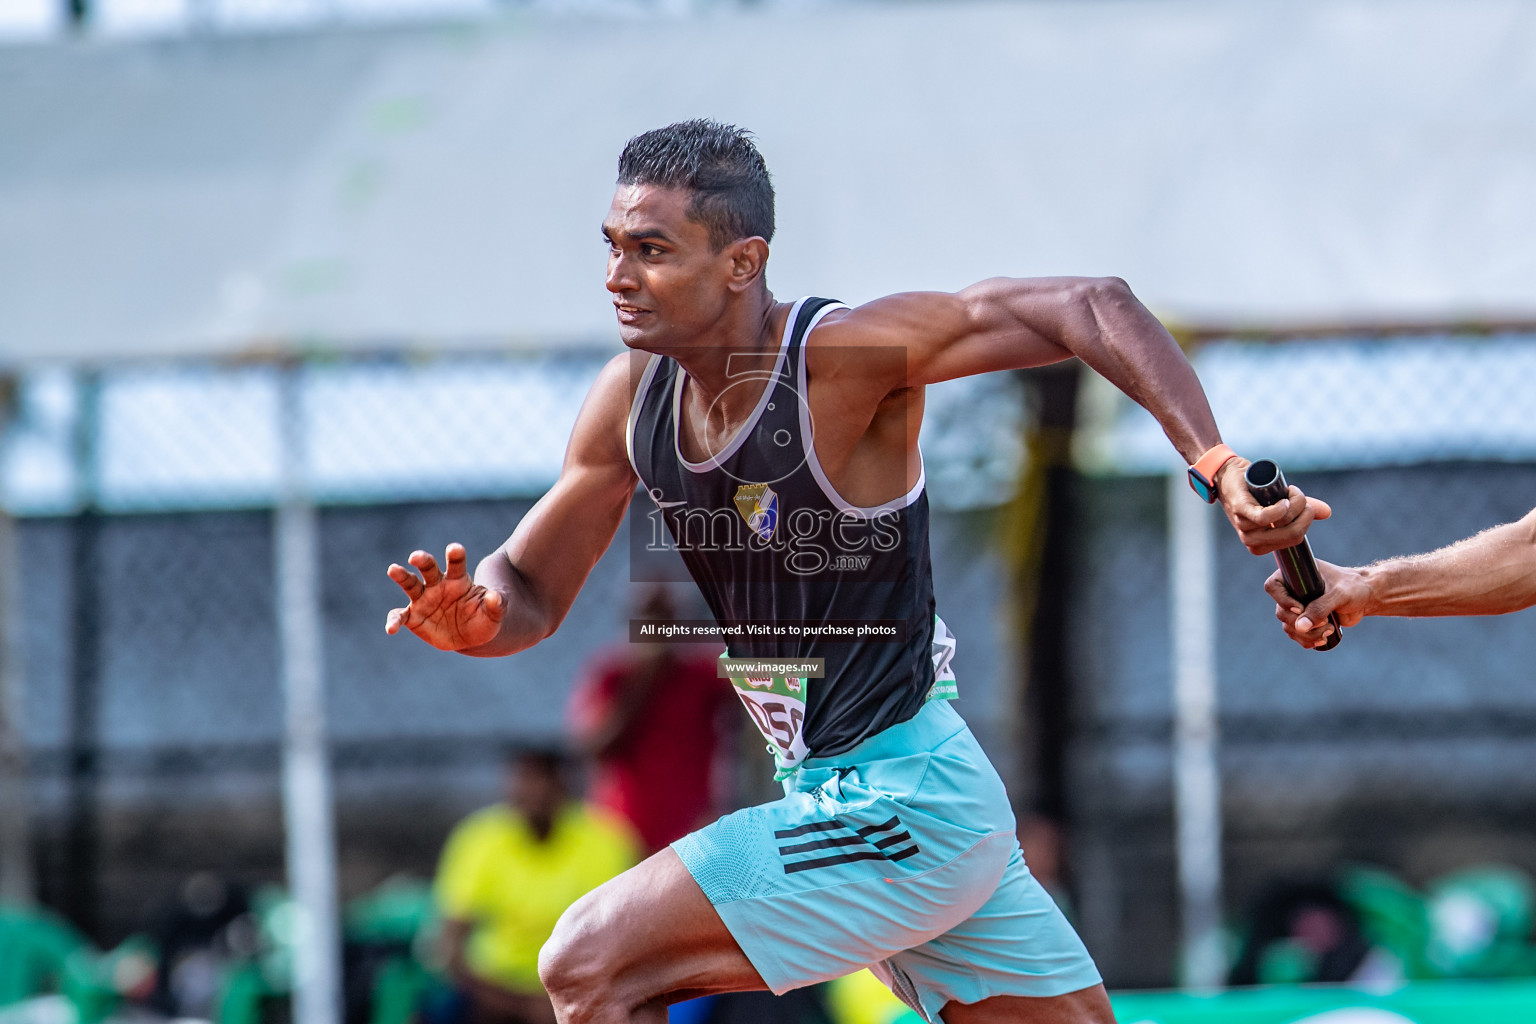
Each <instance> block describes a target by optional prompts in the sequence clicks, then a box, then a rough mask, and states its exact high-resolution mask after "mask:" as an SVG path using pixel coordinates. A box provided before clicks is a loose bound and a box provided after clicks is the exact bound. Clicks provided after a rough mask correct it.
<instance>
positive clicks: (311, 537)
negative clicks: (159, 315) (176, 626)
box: [273, 365, 341, 1024]
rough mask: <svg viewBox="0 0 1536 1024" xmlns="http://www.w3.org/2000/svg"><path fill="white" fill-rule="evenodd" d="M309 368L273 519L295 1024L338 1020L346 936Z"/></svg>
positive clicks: (289, 407)
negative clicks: (308, 473) (328, 723)
mask: <svg viewBox="0 0 1536 1024" xmlns="http://www.w3.org/2000/svg"><path fill="white" fill-rule="evenodd" d="M301 374H302V368H301V367H299V366H297V365H295V366H289V367H285V368H284V369H283V371H282V374H281V378H280V384H279V387H280V388H281V391H282V402H281V407H280V408H281V416H282V422H281V424H280V429H281V431H282V439H283V448H282V452H283V470H282V473H283V492H282V495H281V499H280V502H279V505H278V508H277V511H276V515H275V516H274V520H273V529H274V538H273V540H274V545H273V546H274V550H275V553H276V565H275V569H276V572H277V621H278V631H279V637H280V642H281V644H282V653H281V664H282V675H283V699H284V708H285V717H284V730H285V731H284V736H283V821H284V826H285V828H286V832H287V858H288V884H289V887H290V889H291V891H292V894H293V899H294V903H295V906H296V909H297V911H298V913H297V919H298V927H297V928H296V929H295V935H294V978H293V1020H294V1024H337V1022H338V1021H339V1019H340V1015H341V941H340V931H339V928H338V924H337V901H336V830H335V823H334V820H333V817H332V808H331V779H330V763H329V760H328V757H327V752H326V730H325V674H324V668H323V664H322V660H321V658H322V653H323V652H322V649H321V620H320V564H319V548H320V545H319V523H318V520H317V516H316V514H315V507H314V505H313V503H312V502H311V501H310V498H309V493H308V488H307V486H306V480H305V472H304V467H305V462H306V457H305V444H304V441H305V427H306V424H305V420H304V410H303V402H302V394H301V390H300V389H301V385H302V378H301Z"/></svg>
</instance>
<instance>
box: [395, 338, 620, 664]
mask: <svg viewBox="0 0 1536 1024" xmlns="http://www.w3.org/2000/svg"><path fill="white" fill-rule="evenodd" d="M634 358H636V357H635V356H632V355H630V354H625V355H621V356H616V357H615V358H614V359H613V360H611V361H610V362H609V363H608V365H607V366H605V367H604V368H603V371H602V373H600V374H599V375H598V379H597V381H596V383H594V384H593V385H592V390H591V391H590V392H589V393H588V394H587V399H586V401H585V402H584V403H582V407H581V412H580V413H579V414H578V415H577V417H576V426H575V428H574V429H573V430H572V431H571V440H570V443H569V444H568V445H567V447H566V451H565V462H564V464H563V465H562V467H561V469H560V479H559V480H557V481H556V482H555V486H554V487H552V488H550V490H549V492H548V493H547V494H545V495H544V497H542V498H540V499H539V500H538V502H537V503H536V504H535V505H534V506H533V508H531V509H530V510H529V511H528V514H527V515H525V516H524V517H523V518H522V521H521V522H519V523H518V524H517V529H516V530H514V531H513V533H512V536H511V537H509V538H507V540H506V542H505V543H503V544H502V545H501V547H499V548H497V549H496V550H495V551H493V552H492V553H491V554H490V555H488V556H486V558H485V559H483V560H482V561H481V562H480V565H479V567H478V568H476V570H475V575H474V578H473V579H470V577H469V574H468V572H467V570H466V568H465V567H466V558H467V555H466V553H465V551H464V548H463V546H462V545H459V544H450V545H449V546H448V551H447V565H446V569H445V570H440V569H439V568H438V565H437V560H436V559H434V558H433V557H432V556H431V555H430V554H428V553H427V552H425V551H415V552H413V553H412V554H411V557H410V559H409V561H410V564H411V565H412V566H414V567H415V568H416V569H417V570H418V571H419V572H420V573H421V575H420V577H418V576H417V575H416V573H413V572H411V571H410V570H409V569H407V568H405V567H404V566H401V565H391V566H390V567H389V578H390V579H392V580H394V581H395V582H396V583H397V584H399V586H400V589H401V590H403V591H405V594H406V597H407V598H409V599H410V603H409V604H408V605H406V607H404V608H395V609H393V610H391V611H390V613H389V615H388V617H387V618H386V620H385V624H384V629H385V631H386V632H388V633H397V632H399V631H400V629H401V627H402V626H403V627H405V628H406V629H409V630H410V631H411V632H413V633H415V634H416V635H417V636H419V637H421V638H422V639H423V640H425V641H426V642H427V643H429V644H431V645H432V646H433V647H437V648H440V649H442V650H448V651H458V652H459V653H461V654H469V655H474V656H476V657H483V658H490V657H498V656H501V655H504V654H514V653H516V652H517V651H520V650H523V649H524V648H527V647H532V646H533V645H534V644H536V643H538V642H539V641H540V640H542V639H544V638H545V637H547V636H549V635H550V634H551V633H553V632H554V631H555V629H556V628H557V627H558V626H559V625H560V623H561V622H562V621H564V619H565V616H566V613H567V612H569V611H570V610H571V604H572V603H573V602H574V601H575V600H576V594H577V592H579V591H580V590H581V586H582V584H583V583H585V582H586V579H587V575H588V574H589V573H590V572H591V571H592V567H593V566H594V565H596V564H597V560H598V559H599V558H601V557H602V554H603V552H604V551H606V550H607V549H608V545H609V544H611V543H612V542H613V535H614V533H616V532H617V531H618V528H619V523H620V522H622V521H623V519H624V513H625V511H626V510H627V509H628V508H629V501H630V498H631V497H632V496H633V495H634V492H635V473H634V469H633V468H632V467H631V466H630V464H629V456H628V453H627V452H626V451H625V447H624V436H625V425H626V422H627V419H628V415H629V403H630V398H631V397H632V395H633V389H634V380H635V377H634V376H633V375H632V374H631V372H630V369H631V367H630V362H631V360H632V359H634Z"/></svg>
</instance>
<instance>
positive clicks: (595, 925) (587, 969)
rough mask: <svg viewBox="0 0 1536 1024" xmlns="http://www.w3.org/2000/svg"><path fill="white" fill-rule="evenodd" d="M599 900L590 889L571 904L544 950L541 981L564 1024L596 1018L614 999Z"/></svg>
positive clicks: (611, 974)
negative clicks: (598, 904)
mask: <svg viewBox="0 0 1536 1024" xmlns="http://www.w3.org/2000/svg"><path fill="white" fill-rule="evenodd" d="M596 903H597V894H596V893H588V894H587V895H586V896H583V897H582V898H581V899H579V900H577V901H576V902H575V903H573V904H571V906H569V907H568V908H566V911H565V913H564V914H561V915H560V920H559V921H558V922H557V923H556V924H555V930H554V933H553V934H552V935H550V937H549V941H547V942H545V943H544V948H542V949H540V950H539V981H540V982H542V983H543V985H544V991H545V992H547V993H549V998H550V1001H551V1002H552V1003H553V1004H554V1007H555V1013H556V1015H557V1016H558V1017H559V1019H560V1021H561V1024H579V1022H585V1021H592V1020H595V1019H597V1017H596V1016H595V1015H596V1014H597V1013H598V1012H599V1011H600V1010H601V1009H603V1008H611V1007H612V1006H613V1004H614V999H613V996H614V992H613V983H614V975H615V965H614V964H613V963H611V962H610V957H609V956H608V948H607V947H608V945H609V944H608V943H607V942H605V941H604V936H603V929H602V928H601V927H600V925H599V921H600V919H601V917H602V914H601V910H600V908H599V907H598V906H597V905H596ZM620 1019H623V1018H620Z"/></svg>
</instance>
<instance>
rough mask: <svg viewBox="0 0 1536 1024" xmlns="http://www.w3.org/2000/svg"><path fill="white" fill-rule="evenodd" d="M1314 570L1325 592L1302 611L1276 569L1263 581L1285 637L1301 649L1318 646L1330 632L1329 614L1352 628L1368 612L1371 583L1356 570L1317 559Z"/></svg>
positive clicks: (1298, 602)
mask: <svg viewBox="0 0 1536 1024" xmlns="http://www.w3.org/2000/svg"><path fill="white" fill-rule="evenodd" d="M1317 571H1318V572H1320V573H1322V576H1323V583H1324V585H1325V586H1326V587H1327V588H1328V589H1327V590H1325V591H1324V592H1323V596H1322V597H1319V598H1318V599H1317V600H1316V601H1313V602H1312V603H1311V604H1309V605H1307V606H1306V607H1305V608H1303V607H1302V605H1301V602H1300V601H1298V600H1296V599H1295V598H1294V597H1292V596H1291V594H1290V592H1289V591H1288V590H1286V589H1285V581H1284V580H1282V579H1281V578H1280V573H1279V570H1276V571H1275V573H1274V575H1272V576H1270V577H1269V579H1267V580H1265V581H1264V589H1265V590H1266V591H1267V592H1268V593H1269V596H1270V597H1272V598H1274V599H1275V618H1277V619H1279V620H1280V625H1282V626H1284V627H1285V633H1286V635H1287V636H1289V637H1290V638H1291V639H1292V640H1295V641H1296V642H1297V643H1299V644H1301V646H1303V647H1318V646H1320V645H1321V644H1322V643H1323V641H1324V640H1326V639H1327V638H1328V634H1330V633H1332V632H1333V626H1331V625H1329V623H1328V616H1329V615H1330V614H1332V615H1335V616H1337V617H1338V620H1339V625H1340V626H1353V625H1355V624H1356V623H1358V622H1359V621H1360V620H1361V619H1363V618H1364V617H1365V615H1366V613H1367V612H1368V611H1369V610H1370V602H1371V585H1370V581H1369V580H1367V579H1366V577H1365V574H1364V573H1362V572H1361V571H1360V570H1359V569H1347V568H1345V567H1343V566H1339V565H1334V564H1333V563H1332V562H1325V561H1323V560H1322V559H1318V560H1317Z"/></svg>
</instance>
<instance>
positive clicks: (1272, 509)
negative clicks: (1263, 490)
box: [826, 277, 1329, 554]
mask: <svg viewBox="0 0 1536 1024" xmlns="http://www.w3.org/2000/svg"><path fill="white" fill-rule="evenodd" d="M829 327H830V328H831V330H829V331H828V335H829V336H828V337H827V339H826V344H827V345H828V346H838V345H848V346H850V348H849V351H850V352H854V351H857V348H858V347H859V346H870V347H881V346H893V347H894V346H900V347H902V348H904V349H905V350H906V365H905V367H904V368H902V367H897V368H895V369H894V370H892V371H889V372H888V374H887V375H888V376H891V379H890V380H880V381H875V382H873V383H874V384H875V386H876V387H877V388H883V387H889V388H895V387H902V386H913V385H924V384H934V383H938V382H939V381H944V380H952V379H954V378H956V377H968V376H971V375H973V374H978V373H988V372H990V371H993V370H1010V369H1024V368H1027V367H1032V366H1043V365H1045V364H1047V363H1054V362H1058V361H1060V360H1062V359H1067V358H1070V357H1072V356H1076V357H1078V358H1079V359H1081V360H1082V361H1083V362H1084V363H1086V364H1088V366H1089V367H1091V368H1092V369H1093V370H1095V371H1097V372H1098V373H1099V374H1100V375H1101V376H1103V377H1104V378H1105V379H1107V380H1108V381H1109V382H1110V383H1112V384H1114V385H1115V386H1116V387H1118V388H1119V389H1120V390H1121V391H1123V392H1125V394H1126V395H1128V396H1130V398H1132V399H1133V400H1134V401H1136V402H1137V403H1138V404H1140V405H1141V406H1142V407H1143V408H1145V409H1146V410H1147V411H1148V412H1150V413H1151V414H1152V415H1153V416H1154V417H1156V419H1157V421H1158V423H1159V424H1160V425H1161V426H1162V428H1163V431H1164V433H1166V434H1167V435H1168V439H1169V441H1171V442H1172V443H1173V446H1174V448H1176V449H1177V450H1178V452H1179V454H1180V455H1182V456H1183V457H1184V461H1185V462H1187V463H1189V464H1191V465H1192V464H1194V463H1195V462H1196V461H1197V460H1198V459H1199V458H1200V456H1201V455H1202V454H1204V453H1205V452H1206V451H1207V450H1209V449H1210V448H1212V447H1214V446H1215V445H1217V444H1219V443H1221V433H1220V431H1219V430H1217V428H1216V418H1215V416H1213V415H1212V413H1211V407H1210V404H1209V403H1208V402H1207V401H1206V397H1205V391H1204V389H1203V388H1201V386H1200V380H1199V378H1198V377H1196V376H1195V371H1194V368H1193V367H1192V366H1190V364H1189V360H1188V359H1187V358H1185V356H1184V353H1183V351H1182V350H1181V349H1180V348H1179V346H1178V343H1177V342H1176V341H1174V339H1173V337H1172V335H1170V334H1169V333H1168V331H1167V329H1166V328H1164V327H1163V325H1162V324H1161V323H1160V322H1158V319H1157V318H1156V317H1154V316H1153V315H1152V314H1151V312H1150V311H1148V309H1147V308H1146V307H1145V306H1143V305H1142V304H1141V302H1140V301H1138V300H1137V298H1136V296H1135V295H1133V294H1132V293H1131V290H1130V288H1129V287H1128V286H1127V285H1126V283H1125V282H1124V281H1122V280H1120V279H1119V278H1113V277H1109V278H1073V277H1061V278H993V279H991V280H988V281H982V282H981V283H979V284H975V285H972V286H971V287H969V288H966V289H963V290H961V291H959V292H956V293H953V294H949V293H942V292H910V293H906V294H902V295H892V296H888V297H887V298H883V299H878V300H876V301H874V302H871V303H869V304H867V305H864V306H860V307H859V308H857V309H855V310H852V311H850V312H849V313H847V314H845V315H844V316H843V317H842V318H841V319H840V320H838V321H835V322H833V323H831V324H829ZM872 364H873V365H880V366H890V365H891V361H890V360H874V361H872ZM893 374H900V375H901V376H900V379H897V377H896V376H894V375H893ZM1247 465H1248V463H1247V460H1245V459H1242V458H1235V459H1232V460H1231V461H1229V462H1227V463H1226V465H1225V466H1223V467H1222V469H1221V471H1220V472H1219V473H1218V474H1217V476H1216V484H1217V487H1218V492H1219V495H1220V498H1221V503H1222V507H1223V509H1224V510H1225V511H1226V513H1227V517H1228V519H1230V520H1231V522H1232V526H1233V528H1234V529H1236V530H1237V533H1238V536H1239V537H1240V538H1241V539H1242V541H1243V543H1244V544H1245V545H1246V546H1247V547H1248V550H1250V551H1252V552H1253V553H1254V554H1265V553H1268V552H1271V551H1277V550H1279V549H1281V548H1286V547H1291V546H1292V545H1294V544H1296V543H1297V542H1298V541H1300V540H1301V538H1302V536H1303V535H1304V534H1305V533H1306V530H1307V527H1308V526H1309V525H1310V524H1311V523H1312V521H1313V519H1320V518H1326V517H1327V515H1328V514H1329V510H1328V506H1327V505H1326V504H1325V503H1323V502H1320V501H1317V500H1315V499H1307V498H1306V496H1305V495H1303V494H1302V493H1301V491H1300V490H1299V489H1297V488H1295V487H1292V488H1291V490H1290V496H1289V498H1288V499H1285V500H1282V501H1281V502H1278V503H1276V504H1275V505H1271V506H1269V507H1268V508H1265V507H1263V506H1261V505H1259V504H1258V502H1256V501H1254V500H1253V497H1252V496H1251V495H1250V494H1249V493H1248V489H1247V487H1246V486H1245V485H1244V483H1243V470H1244V469H1246V468H1247Z"/></svg>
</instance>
